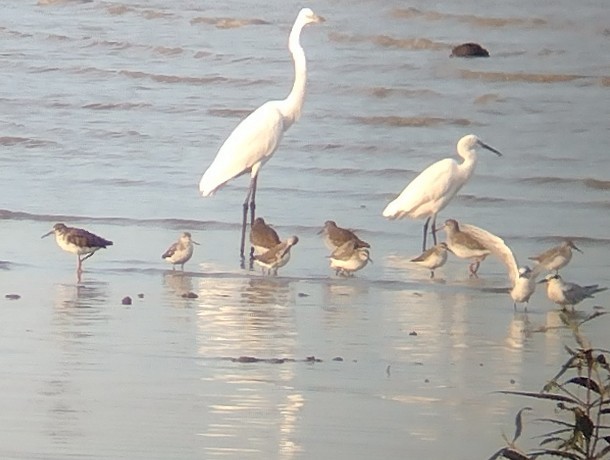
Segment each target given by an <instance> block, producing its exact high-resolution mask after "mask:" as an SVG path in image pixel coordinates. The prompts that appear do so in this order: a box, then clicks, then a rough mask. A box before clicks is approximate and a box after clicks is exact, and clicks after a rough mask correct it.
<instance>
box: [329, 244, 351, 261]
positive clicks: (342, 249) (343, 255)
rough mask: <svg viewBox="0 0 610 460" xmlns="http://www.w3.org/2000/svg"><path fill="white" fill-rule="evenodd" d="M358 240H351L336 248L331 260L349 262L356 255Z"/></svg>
mask: <svg viewBox="0 0 610 460" xmlns="http://www.w3.org/2000/svg"><path fill="white" fill-rule="evenodd" d="M355 247H356V240H349V241H346V242H345V243H343V244H342V245H341V246H339V247H338V248H336V249H335V250H334V251H333V252H332V254H331V255H330V258H331V259H337V260H348V259H349V258H350V257H352V256H353V255H354V250H355Z"/></svg>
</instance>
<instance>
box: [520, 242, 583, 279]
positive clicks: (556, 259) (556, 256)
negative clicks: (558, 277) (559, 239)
mask: <svg viewBox="0 0 610 460" xmlns="http://www.w3.org/2000/svg"><path fill="white" fill-rule="evenodd" d="M572 249H575V250H577V251H578V252H580V253H582V251H581V250H580V249H578V248H577V247H576V245H575V244H574V243H573V242H572V241H571V240H566V241H564V242H563V243H561V244H560V245H559V246H555V247H552V248H551V249H548V250H546V251H544V252H543V253H541V254H538V255H537V256H534V257H529V259H530V260H534V261H536V262H537V264H538V265H541V266H542V268H545V269H546V270H548V271H553V270H554V271H555V274H557V273H558V272H559V269H560V268H563V267H565V266H566V265H568V262H570V260H571V259H572Z"/></svg>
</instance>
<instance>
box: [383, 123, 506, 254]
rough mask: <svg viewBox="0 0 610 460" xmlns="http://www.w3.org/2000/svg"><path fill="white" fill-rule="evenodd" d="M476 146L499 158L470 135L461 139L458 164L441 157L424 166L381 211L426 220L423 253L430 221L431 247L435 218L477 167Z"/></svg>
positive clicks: (390, 215)
mask: <svg viewBox="0 0 610 460" xmlns="http://www.w3.org/2000/svg"><path fill="white" fill-rule="evenodd" d="M477 147H483V148H484V149H487V150H490V151H491V152H494V153H495V154H496V155H498V156H502V154H501V153H500V152H498V151H497V150H496V149H494V148H492V147H490V146H489V145H487V144H485V143H484V142H483V141H481V139H479V138H478V137H477V136H475V135H474V134H469V135H467V136H464V137H462V138H461V139H460V140H459V141H458V143H457V153H458V155H459V156H460V157H462V158H463V159H464V161H463V162H462V163H458V162H457V161H455V160H454V159H452V158H445V159H444V160H440V161H437V162H436V163H434V164H432V165H430V166H428V167H427V168H426V169H424V170H423V171H422V172H421V173H420V174H419V175H418V176H417V177H416V178H415V179H413V180H412V181H411V182H410V183H409V185H407V187H406V188H405V189H404V190H403V191H402V193H401V194H400V195H398V198H396V199H395V200H394V201H392V202H391V203H390V204H388V205H387V206H386V208H385V209H384V210H383V216H384V217H387V218H389V219H401V218H403V217H410V218H412V219H422V218H426V222H425V224H424V242H423V248H422V251H425V250H426V235H427V233H428V224H429V223H430V220H432V237H433V238H434V244H436V243H437V242H436V216H437V214H438V213H439V212H440V211H441V210H442V209H443V208H444V207H445V206H447V204H449V202H450V201H451V199H452V198H453V197H454V196H455V194H456V193H457V192H458V191H459V190H460V189H461V188H462V187H463V185H464V184H465V183H466V182H468V180H469V179H470V176H472V173H473V172H474V169H475V166H476V165H477V152H476V150H475V149H476V148H477Z"/></svg>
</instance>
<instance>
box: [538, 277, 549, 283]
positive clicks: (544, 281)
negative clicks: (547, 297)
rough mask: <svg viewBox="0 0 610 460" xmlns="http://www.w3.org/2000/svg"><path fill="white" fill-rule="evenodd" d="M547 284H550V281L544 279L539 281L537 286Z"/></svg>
mask: <svg viewBox="0 0 610 460" xmlns="http://www.w3.org/2000/svg"><path fill="white" fill-rule="evenodd" d="M547 282H548V280H547V279H546V278H544V279H541V280H540V281H538V282H537V283H536V284H544V283H547Z"/></svg>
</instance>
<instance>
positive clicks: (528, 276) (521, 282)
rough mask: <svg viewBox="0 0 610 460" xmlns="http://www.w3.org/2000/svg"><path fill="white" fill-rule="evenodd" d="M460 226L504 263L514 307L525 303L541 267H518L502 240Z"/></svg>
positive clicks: (482, 230) (478, 230) (495, 236)
mask: <svg viewBox="0 0 610 460" xmlns="http://www.w3.org/2000/svg"><path fill="white" fill-rule="evenodd" d="M460 228H461V230H462V231H463V232H466V233H467V234H468V235H470V236H472V237H474V238H476V240H477V241H478V243H479V244H480V245H481V246H483V247H484V248H485V249H487V250H488V251H489V253H490V254H491V255H493V256H495V257H497V258H498V259H499V260H500V261H501V262H502V263H503V264H504V266H505V267H506V270H507V272H508V278H509V279H510V283H511V290H510V292H509V293H510V296H511V298H512V299H513V307H514V309H515V310H516V309H517V304H518V303H525V304H527V303H528V302H529V299H530V297H531V296H532V294H533V293H534V291H535V290H536V278H537V277H538V276H539V275H540V273H541V272H542V269H541V267H539V266H536V267H534V269H533V270H532V269H531V268H529V267H528V266H524V267H519V265H518V264H517V259H516V258H515V255H514V254H513V251H512V250H511V249H510V248H509V247H508V246H507V245H506V243H505V242H504V240H503V239H502V238H500V237H499V236H497V235H494V234H493V233H491V232H488V231H487V230H484V229H482V228H479V227H476V226H474V225H469V224H461V225H460ZM526 309H527V308H526Z"/></svg>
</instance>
